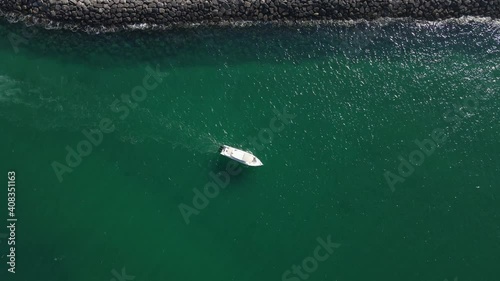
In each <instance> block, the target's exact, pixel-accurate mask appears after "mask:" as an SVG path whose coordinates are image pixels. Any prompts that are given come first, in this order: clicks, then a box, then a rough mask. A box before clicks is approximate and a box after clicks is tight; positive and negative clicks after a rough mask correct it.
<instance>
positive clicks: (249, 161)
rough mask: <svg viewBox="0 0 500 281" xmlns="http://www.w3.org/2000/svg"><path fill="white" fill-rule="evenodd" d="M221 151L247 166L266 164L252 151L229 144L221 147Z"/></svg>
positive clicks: (222, 153)
mask: <svg viewBox="0 0 500 281" xmlns="http://www.w3.org/2000/svg"><path fill="white" fill-rule="evenodd" d="M219 152H220V154H221V155H224V156H226V157H228V158H230V159H233V160H234V161H238V162H240V163H242V164H245V165H247V166H252V167H258V166H262V165H264V164H262V162H261V161H260V160H259V158H257V157H256V156H255V155H253V154H252V153H250V152H247V151H243V150H241V149H237V148H234V147H231V146H228V145H222V146H221V147H220V148H219Z"/></svg>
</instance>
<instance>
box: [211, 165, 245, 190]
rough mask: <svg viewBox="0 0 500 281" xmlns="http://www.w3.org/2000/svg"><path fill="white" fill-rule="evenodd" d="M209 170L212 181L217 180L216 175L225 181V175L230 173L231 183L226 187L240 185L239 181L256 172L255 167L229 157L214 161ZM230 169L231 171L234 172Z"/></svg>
mask: <svg viewBox="0 0 500 281" xmlns="http://www.w3.org/2000/svg"><path fill="white" fill-rule="evenodd" d="M209 170H210V171H211V172H209V175H208V180H209V181H211V182H212V181H215V180H214V178H213V176H214V175H217V176H218V177H219V179H220V180H221V181H224V180H225V178H226V177H225V176H226V175H228V177H229V183H228V184H227V186H226V187H225V188H230V187H235V186H238V185H240V184H239V183H241V182H244V181H245V180H246V178H247V177H248V176H249V175H251V174H252V173H254V172H255V169H251V167H247V166H245V165H244V164H242V163H239V162H237V161H234V160H231V159H227V158H219V159H217V160H216V161H215V162H212V163H211V164H210V167H209ZM228 171H231V172H232V174H231V173H229V172H228Z"/></svg>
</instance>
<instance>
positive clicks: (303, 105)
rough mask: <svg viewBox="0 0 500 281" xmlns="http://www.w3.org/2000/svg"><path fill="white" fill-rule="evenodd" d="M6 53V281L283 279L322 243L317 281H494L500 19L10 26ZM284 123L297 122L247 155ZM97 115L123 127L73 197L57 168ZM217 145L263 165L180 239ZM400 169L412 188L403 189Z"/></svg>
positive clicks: (248, 171) (4, 39) (0, 93)
mask: <svg viewBox="0 0 500 281" xmlns="http://www.w3.org/2000/svg"><path fill="white" fill-rule="evenodd" d="M0 38H1V39H0V62H1V63H0V128H1V130H2V137H1V138H0V157H1V159H2V160H3V161H1V164H0V165H1V171H2V173H7V171H9V170H15V171H16V178H17V179H16V183H17V195H16V212H17V215H18V218H19V221H18V223H17V229H16V241H17V244H16V245H17V248H16V257H17V260H16V271H17V273H16V274H15V275H12V274H10V273H8V272H7V271H6V269H5V268H6V261H7V259H6V255H7V243H6V241H5V240H0V242H1V243H0V260H1V261H2V264H3V265H2V266H1V267H0V268H1V271H0V279H1V280H35V279H36V280H54V281H58V280H61V281H63V280H72V281H79V280H82V281H93V280H96V281H108V280H115V281H121V280H120V278H119V277H118V276H117V274H118V275H119V274H120V273H121V272H122V270H125V272H126V274H127V275H128V276H129V277H130V276H134V277H133V280H134V281H153V280H214V281H215V280H217V281H226V280H238V281H251V280H252V281H253V280H262V281H268V280H282V275H283V273H284V272H285V271H287V270H292V266H293V265H301V266H302V262H303V260H304V259H305V258H306V257H308V256H314V253H313V252H314V250H315V248H316V246H317V245H319V244H318V242H317V238H322V239H325V240H326V239H327V237H328V236H331V240H332V241H333V242H336V243H339V244H341V245H340V247H338V248H336V249H335V251H334V252H333V253H332V254H331V255H330V256H329V257H328V258H327V259H326V260H325V261H321V262H319V263H318V266H317V269H315V270H312V271H311V272H310V273H307V275H308V279H307V280H318V281H319V280H339V281H348V280H353V281H354V280H372V279H373V280H388V281H391V280H408V281H424V280H425V281H434V280H435V281H443V280H445V279H448V280H454V278H455V277H457V278H458V280H498V278H499V276H500V272H499V270H498V266H497V265H498V260H497V259H496V257H498V253H499V251H500V225H499V224H498V220H499V217H500V207H499V206H500V205H499V204H498V198H500V189H499V188H500V186H499V182H500V173H499V172H500V162H499V155H500V146H499V144H498V140H499V139H500V125H499V108H500V96H499V90H500V83H499V82H500V68H499V65H500V30H499V25H498V23H496V22H493V21H489V20H487V19H467V20H450V21H445V22H424V21H412V20H382V21H377V22H358V23H331V24H319V25H294V26H273V25H257V26H247V27H237V28H236V27H230V26H227V27H211V28H202V27H200V28H191V29H181V30H178V29H175V30H156V31H154V30H138V31H130V32H117V33H106V34H86V33H74V32H71V31H67V30H44V29H39V28H34V27H33V28H24V27H23V26H22V25H21V24H9V23H6V22H1V23H0ZM13 42H14V44H13ZM147 69H150V70H149V71H154V72H155V73H159V74H157V75H152V76H150V78H149V79H146V80H148V81H149V84H150V86H148V85H145V82H144V78H145V77H147V75H148V73H151V72H148V70H147ZM151 77H152V78H151ZM151 84H154V86H152V85H151ZM138 87H139V88H141V87H142V88H141V89H145V95H143V97H144V99H141V100H140V101H135V102H134V101H129V99H130V97H131V94H132V92H133V91H135V90H134V89H139V88H138ZM141 93H142V92H141ZM135 94H139V92H135ZM123 95H126V96H127V97H128V98H127V97H125V98H124V97H123ZM114 105H118V106H121V107H122V108H123V107H125V108H127V110H125V109H120V110H118V109H117V107H116V106H114ZM284 110H285V111H287V112H288V113H289V114H290V115H293V117H291V122H289V123H286V124H285V125H284V126H283V127H282V130H280V131H279V132H275V133H273V135H272V137H271V139H270V141H268V140H269V139H268V138H266V137H264V139H265V141H264V142H263V141H261V140H259V141H258V145H255V144H253V145H252V141H251V140H250V139H252V138H255V137H257V138H259V134H260V135H261V136H263V135H265V134H264V133H262V132H263V130H264V129H266V128H270V122H271V120H272V119H273V118H274V117H275V116H276V112H283V111H284ZM125 112H128V113H127V114H125ZM444 116H447V118H444ZM103 119H106V120H110V122H111V124H112V125H113V126H114V131H113V132H111V133H103V137H102V142H100V143H99V144H98V145H97V146H92V151H91V152H90V153H89V155H87V156H84V157H82V160H81V163H79V164H78V165H76V167H73V168H71V170H72V171H71V172H67V173H64V174H63V175H62V182H60V181H59V180H58V177H57V175H56V173H55V172H54V169H53V167H52V166H51V163H54V161H57V162H58V163H61V164H64V165H67V163H66V156H67V151H66V147H67V146H69V147H70V148H71V149H75V150H77V146H78V144H79V143H80V142H82V141H84V140H86V139H87V137H86V136H85V135H84V133H82V131H88V130H91V129H95V128H98V127H99V126H100V122H102V120H103ZM436 129H441V130H442V131H443V132H444V133H445V136H446V140H445V141H444V142H443V143H441V144H440V145H439V147H435V149H434V150H433V152H432V153H428V154H424V153H422V155H424V159H423V163H421V164H420V165H419V166H417V165H413V166H414V167H413V168H414V171H413V172H412V173H410V175H408V176H407V177H403V176H400V175H399V174H400V173H399V172H398V167H399V166H400V165H401V164H400V163H401V160H400V159H398V157H399V156H401V157H402V158H404V159H406V160H408V159H409V155H410V154H412V153H413V152H414V151H416V150H418V149H419V146H418V145H417V144H416V143H415V141H416V140H417V141H423V140H424V139H432V133H433V131H435V130H436ZM221 144H228V145H231V146H235V147H240V148H243V149H247V150H251V151H253V152H254V153H255V154H256V155H257V156H258V157H259V158H260V159H261V160H262V162H263V163H264V166H263V167H260V168H243V170H242V172H241V173H240V174H238V175H236V176H232V177H230V179H229V183H228V185H227V187H225V188H224V189H221V190H220V192H219V194H218V195H217V196H215V198H211V199H209V200H208V201H209V203H208V206H207V207H206V208H204V209H202V210H199V214H197V215H192V216H190V217H189V224H186V221H185V219H184V218H183V216H182V215H181V212H180V211H179V204H186V205H190V206H193V202H192V201H193V196H194V195H195V193H194V192H193V189H195V188H196V189H198V190H200V191H203V188H204V186H205V185H206V184H207V183H210V182H213V181H214V180H213V177H211V176H210V174H211V173H217V172H219V171H223V170H224V169H225V168H226V165H227V163H228V160H226V159H224V158H221V157H220V156H219V155H217V148H218V147H219V145H221ZM387 171H389V172H391V173H393V174H395V175H398V176H400V177H401V178H402V179H403V180H404V181H403V182H401V181H399V182H396V183H395V184H394V185H393V189H394V191H393V190H391V187H390V184H388V182H387V179H386V177H385V176H384V174H385V173H386V172H387ZM0 202H2V203H0V206H1V207H2V208H3V207H4V206H5V208H6V206H7V205H6V204H7V194H6V192H2V193H0ZM0 213H1V215H0V221H2V222H5V220H6V212H0ZM2 228H3V227H2ZM0 229H1V228H0ZM5 232H6V231H5V230H3V231H0V234H1V233H5ZM1 237H2V236H0V239H1ZM299 276H300V275H297V274H290V275H288V278H292V277H295V278H297V279H298V280H302V279H303V278H299ZM6 278H8V279H6ZM131 278H132V277H130V278H129V279H125V280H128V281H131V280H132V279H131ZM297 279H289V280H295V281H296V280H297Z"/></svg>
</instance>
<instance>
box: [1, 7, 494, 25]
mask: <svg viewBox="0 0 500 281" xmlns="http://www.w3.org/2000/svg"><path fill="white" fill-rule="evenodd" d="M0 14H3V15H4V16H8V17H9V18H16V17H17V18H18V19H25V20H31V21H34V22H36V23H38V24H42V25H43V24H44V23H48V22H50V23H58V24H68V25H73V26H78V27H88V26H91V27H92V26H108V27H113V26H131V25H136V24H151V25H153V24H157V25H162V26H183V25H192V24H219V23H226V22H239V21H251V22H263V21H264V22H266V21H275V22H282V21H295V20H351V19H376V18H380V17H395V18H399V17H412V18H417V19H427V20H437V19H445V18H456V17H461V16H484V17H492V18H499V17H500V1H498V0H134V1H127V0H2V1H0Z"/></svg>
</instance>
